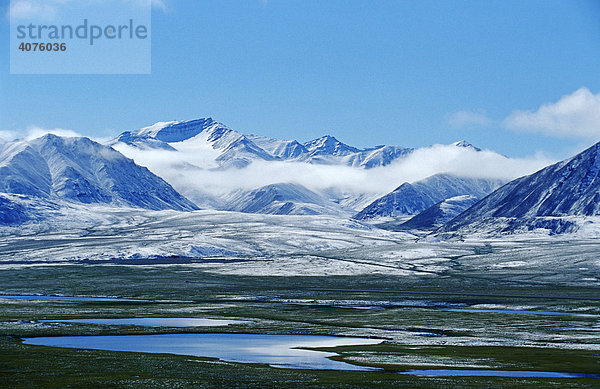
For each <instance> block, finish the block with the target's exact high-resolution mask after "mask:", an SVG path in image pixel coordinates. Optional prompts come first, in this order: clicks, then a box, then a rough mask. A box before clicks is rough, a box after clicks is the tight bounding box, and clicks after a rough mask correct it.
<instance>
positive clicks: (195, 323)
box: [40, 317, 252, 327]
mask: <svg viewBox="0 0 600 389" xmlns="http://www.w3.org/2000/svg"><path fill="white" fill-rule="evenodd" d="M40 321H41V322H45V323H48V322H51V323H85V324H103V325H128V326H143V327H219V326H227V325H230V324H248V323H252V321H249V320H228V319H200V318H192V317H135V318H128V319H65V320H60V319H58V320H40Z"/></svg>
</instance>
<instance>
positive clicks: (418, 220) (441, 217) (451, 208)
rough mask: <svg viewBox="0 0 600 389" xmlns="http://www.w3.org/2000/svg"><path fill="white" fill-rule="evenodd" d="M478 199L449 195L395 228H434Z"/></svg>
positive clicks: (452, 217) (468, 196)
mask: <svg viewBox="0 0 600 389" xmlns="http://www.w3.org/2000/svg"><path fill="white" fill-rule="evenodd" d="M478 200H479V199H478V198H477V197H475V196H470V195H463V196H455V197H450V198H449V199H446V200H444V201H440V202H439V203H437V204H434V205H432V206H431V207H429V208H427V209H426V210H424V211H423V212H421V213H420V214H418V215H416V216H414V217H412V218H411V219H410V220H408V221H406V222H404V223H402V224H400V225H399V226H398V228H397V229H398V230H413V229H415V230H435V229H437V228H439V227H441V226H442V225H444V224H446V223H447V222H449V221H450V220H452V219H454V218H455V217H456V216H458V215H460V214H461V213H462V212H464V211H465V210H466V209H468V208H469V207H471V206H473V204H475V203H476V202H477V201H478Z"/></svg>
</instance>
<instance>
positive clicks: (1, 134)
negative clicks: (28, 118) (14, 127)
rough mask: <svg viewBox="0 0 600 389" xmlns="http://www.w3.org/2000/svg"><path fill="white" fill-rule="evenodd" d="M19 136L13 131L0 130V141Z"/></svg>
mask: <svg viewBox="0 0 600 389" xmlns="http://www.w3.org/2000/svg"><path fill="white" fill-rule="evenodd" d="M18 137H19V135H18V134H17V133H16V132H14V131H6V130H0V142H10V141H12V140H15V139H17V138H18Z"/></svg>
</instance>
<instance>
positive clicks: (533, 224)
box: [442, 143, 600, 233]
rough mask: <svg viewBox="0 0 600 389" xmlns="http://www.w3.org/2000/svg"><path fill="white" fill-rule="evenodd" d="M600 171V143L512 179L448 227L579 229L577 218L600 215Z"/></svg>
mask: <svg viewBox="0 0 600 389" xmlns="http://www.w3.org/2000/svg"><path fill="white" fill-rule="evenodd" d="M599 172H600V143H596V144H595V145H594V146H592V147H590V148H589V149H587V150H585V151H583V152H582V153H580V154H578V155H576V156H575V157H573V158H571V159H568V160H566V161H563V162H559V163H557V164H554V165H551V166H548V167H546V168H544V169H542V170H540V171H538V172H537V173H534V174H531V175H529V176H525V177H521V178H518V179H516V180H514V181H511V182H509V183H508V184H506V185H504V186H503V187H501V188H500V189H498V190H496V191H495V192H493V193H492V194H490V195H489V196H487V197H486V198H484V199H482V200H481V201H480V202H478V203H477V204H475V205H474V206H473V207H471V208H469V209H468V210H466V211H465V212H464V213H462V214H460V215H459V216H457V217H456V218H455V219H453V220H452V221H450V222H449V223H448V224H447V225H446V226H444V227H443V229H442V231H457V230H460V231H465V232H467V231H483V230H486V231H491V232H492V231H493V232H515V231H517V230H523V229H526V230H531V229H535V228H544V229H549V230H550V231H551V232H553V233H561V232H568V231H572V230H574V229H576V225H575V223H574V222H573V218H572V216H578V217H584V216H597V215H600V176H599Z"/></svg>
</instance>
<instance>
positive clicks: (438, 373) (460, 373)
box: [399, 369, 600, 379]
mask: <svg viewBox="0 0 600 389" xmlns="http://www.w3.org/2000/svg"><path fill="white" fill-rule="evenodd" d="M399 374H406V375H416V376H422V377H514V378H594V379H600V375H597V374H585V373H562V372H554V371H524V370H458V369H457V370H451V369H431V370H409V371H403V372H401V373H399Z"/></svg>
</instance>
